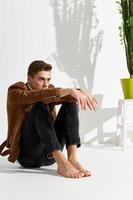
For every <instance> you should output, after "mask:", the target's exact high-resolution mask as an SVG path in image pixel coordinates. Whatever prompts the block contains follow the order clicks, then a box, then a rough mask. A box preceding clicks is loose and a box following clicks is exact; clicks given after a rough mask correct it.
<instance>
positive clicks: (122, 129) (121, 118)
mask: <svg viewBox="0 0 133 200" xmlns="http://www.w3.org/2000/svg"><path fill="white" fill-rule="evenodd" d="M129 107H130V109H132V110H133V99H119V100H118V111H117V131H116V135H115V143H116V144H118V135H120V144H121V145H122V149H123V150H124V149H125V147H126V142H127V131H128V129H129V124H128V121H129V120H128V117H129V115H128V109H129ZM132 119H133V117H132ZM130 125H131V124H130ZM132 126H133V120H132Z"/></svg>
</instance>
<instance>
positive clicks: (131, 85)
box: [121, 78, 133, 99]
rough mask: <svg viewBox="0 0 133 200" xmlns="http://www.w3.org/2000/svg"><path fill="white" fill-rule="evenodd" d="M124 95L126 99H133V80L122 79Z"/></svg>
mask: <svg viewBox="0 0 133 200" xmlns="http://www.w3.org/2000/svg"><path fill="white" fill-rule="evenodd" d="M121 85H122V89H123V95H124V98H125V99H133V78H125V79H121Z"/></svg>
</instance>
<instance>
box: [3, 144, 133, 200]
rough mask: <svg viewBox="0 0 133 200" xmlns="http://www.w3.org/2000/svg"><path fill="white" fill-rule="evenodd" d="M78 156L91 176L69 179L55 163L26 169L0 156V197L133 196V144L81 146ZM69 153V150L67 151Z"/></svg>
mask: <svg viewBox="0 0 133 200" xmlns="http://www.w3.org/2000/svg"><path fill="white" fill-rule="evenodd" d="M78 152H79V160H80V161H81V163H82V164H83V165H84V166H86V168H88V169H89V170H91V172H92V176H91V177H87V178H81V179H70V178H64V177H61V176H59V175H58V174H57V173H56V164H54V165H52V166H49V167H42V168H40V169H23V168H21V167H20V166H19V164H18V163H15V164H12V163H9V162H8V161H7V159H6V158H5V157H4V158H3V157H0V198H1V199H2V197H3V199H4V200H8V199H10V200H49V199H50V200H74V199H75V200H83V199H90V200H98V199H100V200H130V199H132V198H133V197H132V196H133V192H132V190H133V147H128V148H127V150H126V151H124V152H123V151H122V150H121V148H120V147H119V146H117V147H116V146H113V145H110V146H109V145H107V146H104V147H103V146H101V147H90V146H82V147H81V148H79V149H78ZM65 153H66V152H65Z"/></svg>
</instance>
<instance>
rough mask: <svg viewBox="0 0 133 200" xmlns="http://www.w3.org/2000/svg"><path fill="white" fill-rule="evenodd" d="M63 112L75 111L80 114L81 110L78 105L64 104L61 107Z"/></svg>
mask: <svg viewBox="0 0 133 200" xmlns="http://www.w3.org/2000/svg"><path fill="white" fill-rule="evenodd" d="M61 108H62V109H63V110H75V111H76V112H78V110H79V108H78V105H77V103H69V102H64V103H63V104H62V107H61Z"/></svg>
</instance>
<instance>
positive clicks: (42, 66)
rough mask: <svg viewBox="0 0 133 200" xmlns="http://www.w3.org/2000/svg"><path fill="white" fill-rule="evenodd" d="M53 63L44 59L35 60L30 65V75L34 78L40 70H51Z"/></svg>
mask: <svg viewBox="0 0 133 200" xmlns="http://www.w3.org/2000/svg"><path fill="white" fill-rule="evenodd" d="M51 70H52V65H50V64H48V63H45V62H44V61H42V60H35V61H33V62H32V63H31V64H30V65H29V67H28V75H30V76H31V77H32V78H33V77H34V76H35V74H37V73H38V72H40V71H51Z"/></svg>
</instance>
